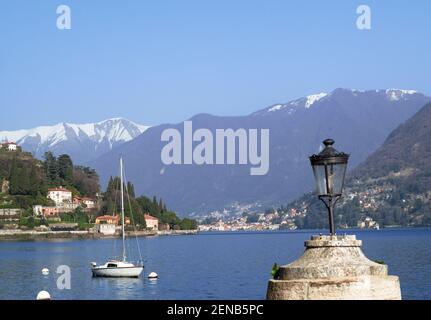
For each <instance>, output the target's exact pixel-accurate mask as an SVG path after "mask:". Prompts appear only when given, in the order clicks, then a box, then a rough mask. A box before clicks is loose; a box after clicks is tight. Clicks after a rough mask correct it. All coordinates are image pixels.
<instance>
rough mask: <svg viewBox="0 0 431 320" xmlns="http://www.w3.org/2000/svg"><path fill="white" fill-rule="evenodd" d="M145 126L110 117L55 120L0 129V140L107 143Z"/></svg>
mask: <svg viewBox="0 0 431 320" xmlns="http://www.w3.org/2000/svg"><path fill="white" fill-rule="evenodd" d="M148 128H149V126H144V125H139V124H136V123H134V122H132V121H129V120H126V119H122V118H113V119H108V120H104V121H101V122H96V123H84V124H75V123H65V122H63V123H58V124H55V125H53V126H40V127H36V128H32V129H27V130H25V129H24V130H16V131H0V140H10V141H14V142H16V143H18V144H19V145H23V144H25V143H30V141H31V143H32V145H34V144H37V145H38V148H39V147H40V146H42V145H44V146H46V147H48V148H50V147H53V146H54V145H56V144H58V143H59V142H62V141H67V140H72V139H73V140H78V141H84V140H89V141H91V142H93V143H101V142H102V141H104V140H107V142H108V143H109V147H110V148H112V146H113V144H114V143H117V142H127V141H129V140H132V139H133V138H135V137H137V136H138V135H140V134H141V133H143V132H144V131H145V130H147V129H148Z"/></svg>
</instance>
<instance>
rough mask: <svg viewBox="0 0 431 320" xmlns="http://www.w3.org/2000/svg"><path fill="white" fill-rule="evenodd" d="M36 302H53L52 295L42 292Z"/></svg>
mask: <svg viewBox="0 0 431 320" xmlns="http://www.w3.org/2000/svg"><path fill="white" fill-rule="evenodd" d="M36 300H51V295H50V294H49V292H47V291H44V290H42V291H40V292H39V293H38V294H37V297H36Z"/></svg>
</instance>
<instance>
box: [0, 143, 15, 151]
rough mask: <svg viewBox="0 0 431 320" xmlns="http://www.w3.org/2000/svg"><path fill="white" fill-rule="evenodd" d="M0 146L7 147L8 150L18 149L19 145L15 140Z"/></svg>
mask: <svg viewBox="0 0 431 320" xmlns="http://www.w3.org/2000/svg"><path fill="white" fill-rule="evenodd" d="M0 148H5V149H6V150H8V151H16V150H17V145H16V143H15V142H5V143H2V144H1V145H0Z"/></svg>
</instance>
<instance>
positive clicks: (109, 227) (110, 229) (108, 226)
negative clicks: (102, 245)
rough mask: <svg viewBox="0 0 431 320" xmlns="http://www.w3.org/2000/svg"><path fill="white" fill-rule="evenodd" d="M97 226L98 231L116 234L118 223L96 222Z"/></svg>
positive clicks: (105, 233)
mask: <svg viewBox="0 0 431 320" xmlns="http://www.w3.org/2000/svg"><path fill="white" fill-rule="evenodd" d="M95 228H96V230H97V232H99V233H101V234H104V235H114V234H115V228H116V225H115V224H113V223H101V224H96V225H95Z"/></svg>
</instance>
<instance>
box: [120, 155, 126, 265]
mask: <svg viewBox="0 0 431 320" xmlns="http://www.w3.org/2000/svg"><path fill="white" fill-rule="evenodd" d="M120 183H121V234H122V236H123V261H126V244H125V233H124V191H123V157H120Z"/></svg>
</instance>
